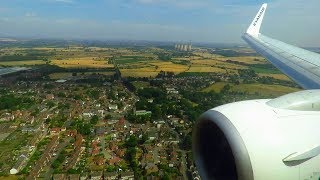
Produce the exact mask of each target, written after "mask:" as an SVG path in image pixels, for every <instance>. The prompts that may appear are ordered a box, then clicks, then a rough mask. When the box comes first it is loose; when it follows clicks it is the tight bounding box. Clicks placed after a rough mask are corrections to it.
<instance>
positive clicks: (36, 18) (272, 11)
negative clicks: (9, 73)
mask: <svg viewBox="0 0 320 180" xmlns="http://www.w3.org/2000/svg"><path fill="white" fill-rule="evenodd" d="M263 2H264V1H261V0H257V1H253V0H243V1H240V0H227V1H222V0H216V1H210V0H198V1H191V0H184V1H182V0H92V1H90V2H88V1H84V0H29V1H27V2H26V1H22V0H11V1H10V2H0V5H1V8H0V12H1V14H2V15H1V17H0V26H1V29H0V36H1V37H17V38H32V39H46V38H48V39H71V40H72V39H79V40H127V41H161V42H169V41H170V42H189V41H192V42H200V43H225V44H239V45H242V44H245V43H244V41H242V40H241V35H242V33H243V32H244V31H245V30H246V28H247V26H248V25H249V24H250V22H251V20H252V18H253V16H254V15H255V14H256V12H257V11H258V9H259V7H260V5H261V4H262V3H263ZM267 3H269V9H268V11H267V14H266V17H265V22H264V24H263V27H262V32H263V33H264V34H266V35H268V36H270V37H273V38H276V39H279V40H282V41H285V42H288V43H292V44H295V45H298V46H304V47H319V46H320V42H319V40H318V39H319V38H318V37H319V35H318V30H319V29H320V22H319V21H318V20H317V17H318V16H319V15H320V12H318V11H317V7H319V6H320V2H319V1H316V0H310V1H308V3H306V2H302V1H301V0H290V1H289V0H271V1H269V2H267ZM284 22H285V23H284Z"/></svg>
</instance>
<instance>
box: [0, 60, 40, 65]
mask: <svg viewBox="0 0 320 180" xmlns="http://www.w3.org/2000/svg"><path fill="white" fill-rule="evenodd" d="M38 64H45V62H44V61H42V60H31V61H5V62H0V65H3V66H30V65H38Z"/></svg>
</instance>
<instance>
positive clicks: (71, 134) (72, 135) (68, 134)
mask: <svg viewBox="0 0 320 180" xmlns="http://www.w3.org/2000/svg"><path fill="white" fill-rule="evenodd" d="M66 135H67V136H71V137H75V136H76V135H77V130H68V131H67V132H66Z"/></svg>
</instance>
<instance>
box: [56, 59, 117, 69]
mask: <svg viewBox="0 0 320 180" xmlns="http://www.w3.org/2000/svg"><path fill="white" fill-rule="evenodd" d="M97 58H98V57H82V58H69V59H64V60H53V61H52V64H55V65H57V66H60V67H63V68H110V67H113V65H112V64H108V62H107V61H101V60H94V59H97Z"/></svg>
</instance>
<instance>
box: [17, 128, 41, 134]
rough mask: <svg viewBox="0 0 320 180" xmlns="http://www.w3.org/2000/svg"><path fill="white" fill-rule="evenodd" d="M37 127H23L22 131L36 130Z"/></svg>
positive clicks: (30, 131)
mask: <svg viewBox="0 0 320 180" xmlns="http://www.w3.org/2000/svg"><path fill="white" fill-rule="evenodd" d="M37 130H38V129H36V128H33V127H24V128H22V130H21V131H22V132H23V133H34V132H36V131H37Z"/></svg>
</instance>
